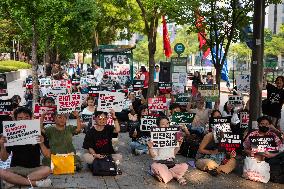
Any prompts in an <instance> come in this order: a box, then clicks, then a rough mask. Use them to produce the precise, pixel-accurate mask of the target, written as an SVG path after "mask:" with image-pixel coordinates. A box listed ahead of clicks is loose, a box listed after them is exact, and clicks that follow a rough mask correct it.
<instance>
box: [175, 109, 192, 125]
mask: <svg viewBox="0 0 284 189" xmlns="http://www.w3.org/2000/svg"><path fill="white" fill-rule="evenodd" d="M194 116H195V114H194V113H188V112H175V113H174V114H173V116H172V120H171V124H172V125H175V124H180V123H185V124H188V123H192V121H193V119H194Z"/></svg>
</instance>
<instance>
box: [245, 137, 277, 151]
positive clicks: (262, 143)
mask: <svg viewBox="0 0 284 189" xmlns="http://www.w3.org/2000/svg"><path fill="white" fill-rule="evenodd" d="M249 140H250V142H251V149H252V151H253V152H255V153H257V152H260V153H263V152H277V151H278V150H279V149H278V147H277V145H276V142H275V139H274V137H273V136H250V137H249Z"/></svg>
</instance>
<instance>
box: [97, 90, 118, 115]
mask: <svg viewBox="0 0 284 189" xmlns="http://www.w3.org/2000/svg"><path fill="white" fill-rule="evenodd" d="M123 101H124V93H120V92H109V91H100V92H99V97H98V108H97V110H98V111H104V112H109V111H110V110H111V109H113V110H114V111H115V112H121V111H122V109H123Z"/></svg>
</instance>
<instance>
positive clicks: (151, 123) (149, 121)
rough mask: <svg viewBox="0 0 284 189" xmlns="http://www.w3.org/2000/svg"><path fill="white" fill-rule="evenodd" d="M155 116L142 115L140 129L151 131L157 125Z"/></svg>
mask: <svg viewBox="0 0 284 189" xmlns="http://www.w3.org/2000/svg"><path fill="white" fill-rule="evenodd" d="M156 122H157V117H156V116H142V117H141V124H140V130H141V131H151V129H152V128H153V127H157V124H156Z"/></svg>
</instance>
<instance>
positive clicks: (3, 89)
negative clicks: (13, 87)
mask: <svg viewBox="0 0 284 189" xmlns="http://www.w3.org/2000/svg"><path fill="white" fill-rule="evenodd" d="M0 96H8V90H7V80H6V75H5V74H0Z"/></svg>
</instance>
